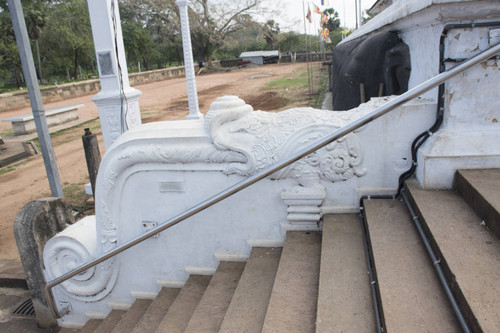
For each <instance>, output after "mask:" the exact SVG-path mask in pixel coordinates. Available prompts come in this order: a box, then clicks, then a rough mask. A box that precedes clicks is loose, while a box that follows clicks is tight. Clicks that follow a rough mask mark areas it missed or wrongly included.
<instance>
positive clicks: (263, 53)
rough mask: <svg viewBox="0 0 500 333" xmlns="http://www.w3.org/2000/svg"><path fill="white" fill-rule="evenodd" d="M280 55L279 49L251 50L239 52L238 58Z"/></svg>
mask: <svg viewBox="0 0 500 333" xmlns="http://www.w3.org/2000/svg"><path fill="white" fill-rule="evenodd" d="M279 55H280V51H252V52H243V53H242V54H240V58H243V57H245V58H248V57H278V56H279Z"/></svg>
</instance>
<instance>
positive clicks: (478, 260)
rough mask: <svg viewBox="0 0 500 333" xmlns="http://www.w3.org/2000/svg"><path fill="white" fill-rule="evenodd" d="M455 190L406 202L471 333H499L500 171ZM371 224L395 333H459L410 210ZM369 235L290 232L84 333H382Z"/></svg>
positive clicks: (326, 225)
mask: <svg viewBox="0 0 500 333" xmlns="http://www.w3.org/2000/svg"><path fill="white" fill-rule="evenodd" d="M483 177H486V178H483ZM456 181H457V185H456V188H457V191H458V192H459V193H460V194H458V193H456V192H455V191H423V190H421V189H419V187H418V186H417V184H416V183H415V182H414V181H410V182H408V183H407V186H408V189H407V192H408V194H409V196H410V200H411V201H412V202H413V204H414V205H415V207H416V211H417V213H418V215H419V218H420V220H421V222H422V223H423V225H424V229H425V231H426V232H427V233H428V236H429V238H430V239H431V243H432V247H433V248H434V250H435V251H436V253H437V254H438V256H439V258H440V260H441V263H442V265H443V269H444V271H445V274H446V276H447V277H448V278H449V279H450V280H449V281H452V283H451V287H452V290H453V293H454V294H455V297H456V298H457V300H458V302H459V304H460V306H461V308H462V311H463V312H464V314H465V316H466V317H467V318H468V321H469V323H470V325H471V328H472V330H473V331H474V332H500V284H499V283H498V277H500V243H499V240H498V238H497V237H498V235H497V236H495V235H493V233H492V231H495V230H499V228H498V223H500V220H499V219H498V212H499V207H500V195H499V192H498V190H497V189H499V188H500V183H499V182H500V170H479V171H460V172H458V174H457V176H456ZM488 189H489V190H488ZM475 192H478V193H480V195H479V194H477V193H475ZM478 195H479V196H480V197H481V198H482V199H481V200H480V199H478ZM464 198H466V199H467V200H468V201H470V203H471V204H472V205H474V207H479V208H478V209H481V210H480V211H478V212H477V213H476V212H475V211H474V210H473V209H472V208H471V207H470V206H469V205H467V204H466V203H465V201H464ZM481 207H489V208H488V209H489V210H487V211H483V210H482V209H483V208H481ZM363 213H364V217H365V220H366V226H367V231H368V233H369V236H370V240H371V246H372V250H371V257H372V260H373V261H374V263H375V274H376V277H377V284H378V291H377V297H378V298H379V300H380V302H381V304H382V305H381V307H382V309H383V315H384V316H383V319H382V325H383V327H384V328H385V332H459V331H460V330H461V329H460V326H459V324H458V321H457V319H456V317H455V315H454V313H453V311H452V308H451V306H450V304H449V302H448V300H447V298H446V296H445V293H444V291H443V288H442V287H441V285H440V283H439V280H438V278H437V275H436V273H435V271H434V269H433V265H432V263H431V261H430V259H429V257H428V255H427V253H426V252H425V248H424V246H423V245H422V241H421V240H420V238H419V236H418V234H417V232H416V229H415V227H414V225H413V222H412V220H411V218H410V217H409V214H408V210H407V208H406V207H405V205H404V204H403V203H402V202H401V201H399V200H366V201H365V209H364V210H363ZM495 214H496V215H495ZM478 215H479V216H484V218H485V220H484V221H485V223H482V221H483V218H482V217H479V216H478ZM491 216H493V217H494V218H493V219H491V218H490V217H491ZM495 216H496V217H495ZM360 226H361V224H360V222H359V216H358V215H357V214H337V215H328V216H325V219H324V222H323V230H322V233H320V232H314V231H307V232H299V231H292V232H288V233H287V235H286V240H285V243H284V246H283V248H274V247H268V248H263V247H256V248H253V249H252V252H251V255H250V258H249V260H248V261H247V262H246V263H244V262H221V263H220V264H219V267H218V268H217V271H216V272H215V274H214V275H213V276H201V275H192V276H190V277H189V279H188V280H187V282H186V283H185V285H184V286H183V287H182V288H181V289H176V288H163V289H162V290H161V291H160V293H159V294H158V295H157V297H156V298H155V299H153V300H151V299H137V300H136V302H135V303H134V304H133V305H132V306H131V307H130V309H128V310H127V311H124V310H113V311H111V312H110V314H109V315H108V316H107V317H106V318H105V319H103V320H90V321H89V322H87V324H86V325H85V326H84V327H83V328H82V329H80V330H78V331H79V332H140V333H146V332H315V331H316V332H374V331H376V324H375V315H374V310H373V301H372V296H371V288H370V279H369V275H368V274H367V263H366V255H365V251H364V246H363V235H362V232H361V227H360ZM74 331H76V330H72V329H67V328H63V329H61V331H60V332H74Z"/></svg>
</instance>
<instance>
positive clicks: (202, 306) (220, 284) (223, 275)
mask: <svg viewBox="0 0 500 333" xmlns="http://www.w3.org/2000/svg"><path fill="white" fill-rule="evenodd" d="M244 268H245V263H244V262H224V261H223V262H220V263H219V266H218V267H217V271H216V272H215V274H214V276H213V277H212V279H211V280H210V284H209V285H208V287H207V289H206V290H205V292H204V293H203V297H202V298H201V300H200V303H199V304H198V306H197V307H196V309H195V311H194V313H193V316H192V317H191V319H190V320H189V323H188V325H187V328H186V330H185V332H186V333H197V332H206V333H208V332H214V333H215V332H218V331H219V328H220V326H221V323H222V320H223V319H224V315H225V314H226V310H227V308H228V307H229V303H230V302H231V298H232V297H233V294H234V291H235V289H236V287H237V285H238V281H239V280H240V277H241V273H242V272H243V269H244Z"/></svg>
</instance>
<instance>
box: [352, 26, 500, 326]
mask: <svg viewBox="0 0 500 333" xmlns="http://www.w3.org/2000/svg"><path fill="white" fill-rule="evenodd" d="M476 27H482V28H484V27H500V21H492V22H477V23H475V22H472V23H454V24H447V25H445V26H444V28H443V32H442V33H441V37H440V40H439V73H443V72H444V71H445V70H446V62H461V61H464V60H465V59H449V58H446V59H445V57H444V53H445V48H444V41H445V39H446V37H447V35H448V32H449V31H450V30H453V29H464V28H471V29H473V28H476ZM444 88H445V86H444V83H442V84H440V85H439V88H438V104H437V111H436V121H435V122H434V124H433V125H432V126H431V127H430V128H429V129H428V130H427V131H425V132H423V133H421V134H419V135H418V136H417V137H416V138H415V139H414V140H413V143H412V144H411V167H410V168H409V169H408V170H407V171H405V172H404V173H402V174H401V175H400V176H399V181H398V190H397V192H396V194H394V195H371V196H369V195H368V196H367V195H365V196H362V197H361V198H360V200H359V208H360V214H359V216H360V221H361V229H362V232H363V241H364V247H365V256H366V261H367V266H368V274H369V278H370V286H371V293H372V299H373V307H374V312H375V321H376V325H377V332H378V333H382V332H386V329H385V319H384V312H383V308H382V302H381V301H380V290H379V288H378V281H377V275H376V271H375V264H374V262H373V253H372V247H371V242H370V238H369V235H368V227H367V224H366V218H365V214H364V211H365V209H364V200H371V199H391V200H394V199H396V198H400V200H401V201H403V202H404V203H405V205H406V207H407V208H408V211H409V212H410V215H411V218H412V220H413V222H414V224H415V227H416V228H417V231H418V233H419V235H420V237H421V238H422V242H423V243H424V246H425V248H426V250H427V253H428V254H429V256H430V258H431V260H432V263H433V266H434V268H435V270H436V273H437V274H438V278H439V280H440V281H441V284H442V286H443V288H444V289H445V293H446V296H448V300H449V301H450V304H451V306H452V308H453V311H454V312H455V315H456V316H457V319H458V321H459V323H460V326H461V327H462V330H463V332H466V333H468V332H471V330H470V328H469V325H468V323H467V320H466V318H465V316H464V315H463V313H462V311H461V310H460V308H459V306H458V302H457V300H456V299H455V297H454V296H453V294H452V293H451V290H450V287H449V283H448V282H447V281H446V279H445V277H444V274H443V271H442V269H441V266H440V260H439V259H437V257H436V255H435V253H434V251H433V250H432V248H431V247H430V245H429V240H428V238H427V236H426V235H425V233H424V232H423V231H422V227H421V225H420V222H419V219H418V217H417V216H416V214H415V210H414V208H413V207H412V206H411V204H410V202H409V201H408V199H407V197H406V194H405V193H404V190H405V184H404V182H405V180H407V179H409V178H410V177H411V176H413V174H414V173H415V170H416V169H417V165H418V164H417V153H418V150H419V149H420V147H421V146H422V145H423V144H424V143H425V141H427V139H428V138H429V137H431V136H432V135H433V134H434V133H436V132H437V131H438V130H439V128H440V127H441V125H442V124H443V117H444V99H445V91H444Z"/></svg>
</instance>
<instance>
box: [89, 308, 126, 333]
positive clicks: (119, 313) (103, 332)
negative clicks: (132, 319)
mask: <svg viewBox="0 0 500 333" xmlns="http://www.w3.org/2000/svg"><path fill="white" fill-rule="evenodd" d="M126 313H127V311H124V310H112V311H111V312H110V313H109V314H108V316H107V317H106V318H105V319H104V320H103V321H102V322H101V323H100V324H99V326H97V328H96V329H95V331H94V333H109V332H111V331H112V330H113V329H114V328H115V326H116V325H117V324H118V323H119V322H120V320H121V319H122V318H123V317H124V316H125V314H126Z"/></svg>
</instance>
